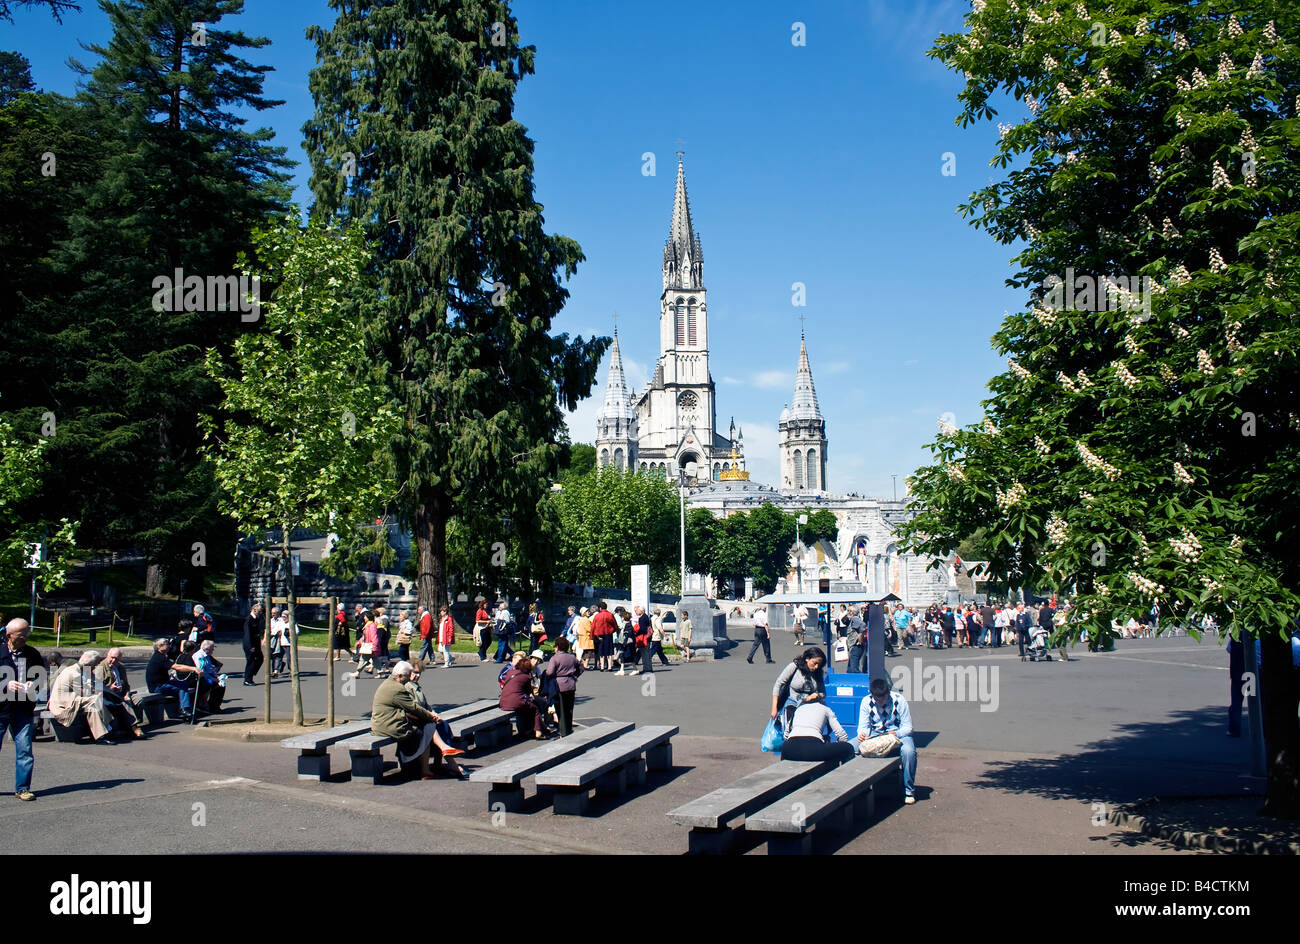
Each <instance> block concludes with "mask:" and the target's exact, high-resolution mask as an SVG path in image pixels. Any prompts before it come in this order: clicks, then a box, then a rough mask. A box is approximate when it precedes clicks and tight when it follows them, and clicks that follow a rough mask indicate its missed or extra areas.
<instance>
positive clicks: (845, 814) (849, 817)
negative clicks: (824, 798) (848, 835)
mask: <svg viewBox="0 0 1300 944" xmlns="http://www.w3.org/2000/svg"><path fill="white" fill-rule="evenodd" d="M854 807H855V804H853V803H845V804H844V805H843V806H841V807H840V808H839V809H838V810H835V811H834V812H833V813H831V814H830V816H829V817H827V818H826V819H825V820H824V821H823V822H822V823H819V824H818V828H819V829H821V828H825V829H829V830H832V831H847V830H850V829H852V828H853V822H854V818H853V811H854Z"/></svg>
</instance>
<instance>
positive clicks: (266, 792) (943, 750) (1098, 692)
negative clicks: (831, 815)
mask: <svg viewBox="0 0 1300 944" xmlns="http://www.w3.org/2000/svg"><path fill="white" fill-rule="evenodd" d="M775 635H776V640H775V641H774V658H775V657H776V656H777V655H780V656H781V657H783V658H781V659H778V660H777V664H775V665H770V666H769V665H764V664H754V665H747V664H746V662H745V660H744V654H745V653H746V652H748V647H747V646H746V647H744V648H742V649H733V650H731V654H730V656H729V657H727V658H723V659H720V660H717V661H715V662H699V663H692V664H689V665H682V664H674V665H672V666H669V667H665V668H663V670H657V671H656V672H655V673H654V676H653V679H652V680H651V679H650V678H647V677H635V676H634V677H626V676H624V677H617V676H612V675H609V674H605V673H591V672H589V673H586V674H584V675H583V677H582V679H581V680H580V682H579V700H578V705H577V710H576V712H575V714H576V715H577V717H578V719H579V720H580V721H581V720H594V719H597V718H616V719H619V720H628V721H636V722H638V723H643V724H650V723H661V722H662V723H673V724H677V725H679V726H680V727H681V732H682V733H681V735H679V736H678V737H677V738H676V739H675V740H674V754H675V757H674V760H675V767H674V769H673V770H672V771H669V772H667V773H664V774H652V775H651V777H650V781H649V784H648V786H647V787H646V788H645V789H642V790H640V791H636V792H633V793H630V794H628V795H627V796H625V797H621V798H618V799H615V800H601V801H598V802H597V803H596V805H595V807H594V809H595V812H596V814H597V815H595V816H592V817H589V818H572V817H558V816H555V815H554V814H553V813H552V812H550V810H549V809H542V808H540V807H538V806H537V805H536V804H533V805H531V806H529V807H526V809H525V811H524V812H522V813H519V814H496V815H495V816H494V815H493V814H492V813H490V812H489V810H488V809H487V803H486V789H485V787H484V786H483V785H481V784H470V783H463V782H457V781H451V780H434V781H409V782H400V783H384V784H382V785H379V786H370V785H364V784H360V783H357V784H354V783H351V782H350V781H348V780H347V778H346V774H345V773H344V774H343V775H342V776H336V778H335V779H334V781H333V782H326V783H314V782H309V781H299V780H297V779H296V776H295V768H294V759H293V758H294V754H293V752H291V751H287V750H284V749H282V748H280V747H279V746H278V744H275V743H246V742H241V741H235V740H231V739H230V738H228V737H223V736H221V735H223V734H224V733H227V732H229V731H230V730H231V729H233V728H236V727H238V726H239V725H238V724H237V722H238V720H239V719H243V718H247V719H249V720H254V719H257V718H260V717H261V698H262V690H261V689H260V688H258V689H252V688H244V687H243V685H242V683H241V682H240V681H239V680H238V679H239V668H240V666H239V662H240V658H239V655H238V651H237V650H236V649H235V648H234V647H232V646H224V647H221V649H220V651H219V652H218V656H219V657H220V658H223V659H224V660H225V663H226V664H225V670H226V671H227V672H228V673H229V674H230V675H231V687H230V689H229V696H228V699H227V703H228V705H230V707H231V709H232V710H231V711H230V712H229V713H227V714H226V715H225V717H223V719H222V721H223V725H222V727H221V728H220V729H214V730H210V731H204V730H203V729H197V730H192V729H187V728H184V727H182V726H179V725H169V726H165V727H163V728H162V729H160V730H159V731H158V732H157V733H156V734H155V735H154V736H153V737H151V738H150V739H149V740H147V741H144V742H138V743H131V744H125V745H119V746H113V747H107V746H100V745H85V744H81V745H72V744H57V743H53V742H50V741H39V742H38V743H37V747H36V755H37V767H36V782H35V789H36V791H37V792H38V794H39V795H40V798H39V799H38V800H37V801H36V802H35V803H21V802H20V801H18V800H16V799H15V798H13V797H12V795H8V796H2V795H0V836H2V837H3V839H0V843H2V844H3V845H0V850H2V851H5V852H22V851H35V850H38V849H39V850H40V851H44V852H59V853H64V852H69V853H70V852H80V853H85V852H119V853H148V852H171V851H191V852H260V851H268V852H269V851H316V850H320V851H385V850H389V851H394V852H443V853H463V852H482V853H512V852H513V853H518V852H543V853H547V852H573V853H594V852H649V853H679V852H682V851H684V849H685V830H683V829H681V828H679V827H676V826H674V825H672V824H671V823H669V822H668V820H667V819H666V817H665V815H664V814H665V813H666V812H667V811H668V810H670V809H672V808H674V807H675V806H678V805H680V804H682V803H685V802H687V801H688V800H691V799H694V798H695V797H697V796H700V795H702V794H703V793H706V792H708V791H709V790H712V789H714V788H715V787H718V786H721V785H722V784H725V783H727V782H729V781H731V780H733V779H735V778H737V777H739V776H741V775H743V774H745V773H748V772H749V771H752V770H756V769H758V768H759V767H762V766H765V765H767V764H769V763H772V762H773V761H774V758H772V757H771V755H767V754H763V753H762V752H760V751H759V750H758V737H759V734H760V733H761V731H762V728H763V724H764V723H765V721H766V718H767V714H768V710H769V707H770V692H771V686H772V681H773V679H774V678H775V676H776V674H777V672H778V671H779V669H780V668H781V666H782V665H783V664H784V663H785V661H787V660H788V658H789V657H790V656H792V655H793V653H794V651H795V650H794V647H793V645H792V644H791V641H790V637H789V636H788V634H781V633H777V634H775ZM303 657H304V658H303V665H304V669H305V670H306V671H307V672H308V673H316V674H307V675H306V676H305V678H304V693H305V708H306V712H307V715H308V717H313V716H315V717H321V716H323V714H324V704H325V691H324V676H323V674H321V673H322V670H323V668H324V660H323V653H313V652H310V651H305V652H304V653H303ZM462 658H464V657H463V656H462ZM471 658H473V659H474V661H473V662H472V663H462V664H459V665H457V666H456V667H454V668H451V669H445V668H436V669H431V670H429V671H427V672H426V673H425V676H424V679H423V682H424V687H425V689H426V691H427V692H428V693H429V698H430V700H431V701H432V702H433V703H435V704H442V705H450V704H461V703H464V702H467V701H470V700H473V699H476V698H482V697H491V696H493V695H494V694H495V693H496V691H497V684H496V675H497V671H498V669H499V667H498V666H496V665H495V663H493V662H491V661H489V662H488V663H487V664H484V665H480V664H478V662H477V659H476V658H475V657H471ZM914 659H920V660H921V662H920V664H919V667H920V669H921V671H924V670H925V667H926V666H939V667H941V668H942V667H946V666H952V667H954V668H955V667H957V666H970V667H973V668H975V669H976V670H979V669H981V668H982V669H983V671H984V672H985V673H986V675H985V678H986V680H991V676H990V675H989V674H987V673H990V672H991V670H992V669H994V668H996V669H997V686H996V693H997V708H996V710H995V711H980V704H979V703H978V702H977V701H965V702H960V703H950V702H942V701H928V700H924V699H922V698H916V697H914V698H913V701H912V707H913V718H914V722H915V725H916V729H917V732H918V734H917V737H918V746H919V747H920V748H921V753H920V765H919V770H918V774H917V784H918V790H917V793H918V800H919V802H918V803H917V804H916V805H915V806H912V807H902V806H899V805H897V804H895V803H893V802H890V801H885V802H882V803H881V804H879V810H880V811H879V812H878V814H877V816H878V819H877V821H876V822H875V823H874V824H873V825H872V826H871V828H870V829H868V830H866V831H864V832H862V833H861V834H859V835H857V836H856V837H852V838H849V839H847V840H845V839H842V838H836V837H833V836H825V837H822V838H820V839H819V841H818V845H817V848H818V850H819V851H822V852H834V851H842V852H846V853H863V852H879V851H888V852H890V853H899V852H915V853H923V852H1003V853H1014V852H1047V853H1061V854H1079V853H1100V852H1107V853H1113V852H1122V853H1127V852H1138V853H1149V852H1165V851H1169V850H1168V848H1167V847H1166V846H1165V845H1164V844H1163V843H1158V842H1154V841H1152V840H1148V839H1146V838H1140V837H1135V836H1134V835H1133V834H1129V833H1123V832H1119V831H1115V830H1114V829H1113V828H1112V827H1109V826H1100V827H1098V826H1094V825H1092V823H1093V818H1094V815H1095V814H1096V813H1097V812H1098V810H1099V809H1101V810H1105V809H1108V808H1109V807H1110V806H1112V805H1114V804H1117V803H1123V802H1127V801H1132V800H1135V799H1139V798H1142V797H1146V796H1151V795H1154V794H1164V795H1170V794H1183V795H1186V794H1223V793H1241V792H1243V791H1244V790H1258V789H1259V784H1258V783H1257V782H1256V781H1252V780H1251V779H1250V778H1247V777H1243V776H1242V774H1243V771H1244V770H1245V768H1246V744H1245V742H1243V741H1239V740H1229V739H1227V738H1225V737H1224V736H1223V717H1224V714H1225V711H1224V709H1223V707H1222V706H1223V705H1224V703H1225V702H1226V692H1227V672H1226V655H1225V654H1224V653H1223V652H1222V651H1221V650H1219V649H1218V647H1217V646H1214V645H1212V644H1210V643H1206V644H1203V645H1202V644H1197V643H1196V642H1195V641H1193V640H1190V639H1187V638H1185V637H1177V638H1171V639H1158V640H1150V641H1139V640H1130V641H1121V642H1120V643H1119V644H1118V648H1117V651H1116V652H1114V653H1105V654H1090V653H1087V652H1086V651H1079V652H1076V653H1073V658H1072V660H1071V661H1070V662H1069V663H1065V664H1061V663H1057V662H1051V663H1037V664H1027V663H1021V662H1020V661H1019V658H1018V656H1017V654H1016V650H1015V649H1001V650H974V651H971V650H950V651H944V652H938V653H934V652H927V651H919V652H915V653H913V652H904V653H903V654H902V655H901V656H900V657H898V658H896V659H891V660H889V663H890V667H891V669H894V668H895V667H896V666H905V667H907V668H908V670H909V671H915V670H916V668H917V663H916V662H914ZM758 661H759V662H760V663H761V657H760V659H759V660H758ZM347 667H348V664H347V663H339V664H338V668H339V669H340V670H341V671H340V675H342V670H343V669H345V668H347ZM132 670H133V671H132V675H133V678H135V679H137V680H139V679H141V678H142V674H141V673H142V666H140V665H133V666H132ZM831 684H832V687H833V685H834V682H833V678H832V683H831ZM376 685H377V683H376V682H375V681H374V680H373V679H370V678H369V677H364V676H363V677H362V678H361V679H359V680H356V681H355V682H351V683H350V682H349V680H347V679H343V678H340V679H339V680H338V686H339V692H338V705H339V720H343V719H344V718H352V717H358V716H360V715H361V714H362V713H364V712H365V711H366V710H368V709H369V707H370V701H371V698H372V696H373V693H374V690H375V687H376ZM272 690H273V693H274V707H275V713H276V714H277V715H279V716H281V717H287V715H288V709H289V685H288V682H287V680H283V681H282V680H277V681H276V682H275V683H274V684H273V685H272ZM990 703H991V702H990ZM224 722H235V723H233V724H229V725H226V724H224ZM214 735H215V736H214ZM531 746H532V745H531V743H526V742H519V743H516V744H515V745H513V746H510V747H508V748H503V749H499V750H497V751H493V752H489V753H486V754H484V755H483V756H482V757H479V756H476V755H474V754H473V753H471V754H470V755H469V756H468V757H467V758H466V760H467V763H468V765H469V766H470V767H471V768H472V767H475V766H481V765H483V764H485V763H489V762H493V761H495V760H497V759H500V758H501V757H503V756H506V755H507V754H508V753H510V752H515V751H523V750H527V749H529V747H531ZM5 748H6V749H5V750H4V751H0V768H3V769H0V776H3V777H5V778H6V779H7V777H8V773H7V771H8V769H9V767H8V765H9V764H11V763H12V760H11V759H10V758H11V757H12V753H11V752H12V746H11V745H9V744H8V743H6V745H5ZM332 755H333V765H334V768H335V769H336V770H342V771H346V767H347V756H346V752H345V751H340V750H337V749H336V750H333V751H332ZM195 804H201V806H197V807H196V806H195ZM398 826H406V827H408V828H406V829H405V830H404V831H401V830H399V831H398V832H399V833H400V835H401V837H402V838H401V839H400V840H394V838H393V837H394V835H395V832H394V827H398ZM756 851H761V850H756Z"/></svg>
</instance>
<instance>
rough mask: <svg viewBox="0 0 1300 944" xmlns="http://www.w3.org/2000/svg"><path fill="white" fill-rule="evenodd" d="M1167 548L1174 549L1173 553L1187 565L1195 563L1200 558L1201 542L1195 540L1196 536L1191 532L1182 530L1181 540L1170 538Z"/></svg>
mask: <svg viewBox="0 0 1300 944" xmlns="http://www.w3.org/2000/svg"><path fill="white" fill-rule="evenodd" d="M1169 546H1170V547H1172V548H1173V549H1174V553H1175V554H1177V555H1178V556H1179V557H1181V558H1182V559H1183V560H1185V561H1187V562H1188V563H1192V564H1194V563H1196V561H1198V560H1200V557H1201V551H1202V548H1201V542H1200V541H1198V540H1196V535H1194V534H1192V532H1191V531H1189V530H1187V529H1186V528H1183V537H1182V540H1179V539H1178V538H1170V539H1169Z"/></svg>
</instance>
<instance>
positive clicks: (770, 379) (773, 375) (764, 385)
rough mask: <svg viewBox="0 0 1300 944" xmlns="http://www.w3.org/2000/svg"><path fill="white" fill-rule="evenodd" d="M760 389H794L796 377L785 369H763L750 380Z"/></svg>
mask: <svg viewBox="0 0 1300 944" xmlns="http://www.w3.org/2000/svg"><path fill="white" fill-rule="evenodd" d="M750 383H752V384H753V385H754V386H755V387H758V388H759V389H760V390H781V389H783V388H785V387H789V388H790V389H792V390H793V389H794V377H793V376H792V375H791V374H788V373H786V372H785V371H783V370H761V371H759V372H758V373H756V374H754V376H753V378H752V380H751V381H750Z"/></svg>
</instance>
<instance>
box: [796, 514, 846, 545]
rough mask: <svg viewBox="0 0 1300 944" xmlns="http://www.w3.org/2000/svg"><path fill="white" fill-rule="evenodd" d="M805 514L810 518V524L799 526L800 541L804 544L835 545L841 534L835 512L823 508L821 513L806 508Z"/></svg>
mask: <svg viewBox="0 0 1300 944" xmlns="http://www.w3.org/2000/svg"><path fill="white" fill-rule="evenodd" d="M803 513H804V514H806V515H807V516H808V523H807V524H801V525H799V540H801V541H802V542H803V543H804V544H816V543H817V542H818V541H829V542H830V543H831V544H832V545H834V544H835V539H836V538H837V537H839V533H840V526H839V525H838V524H837V523H836V521H835V512H833V511H831V510H830V509H827V508H822V509H821V510H820V511H812V510H811V509H808V508H805V509H804V510H803Z"/></svg>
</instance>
